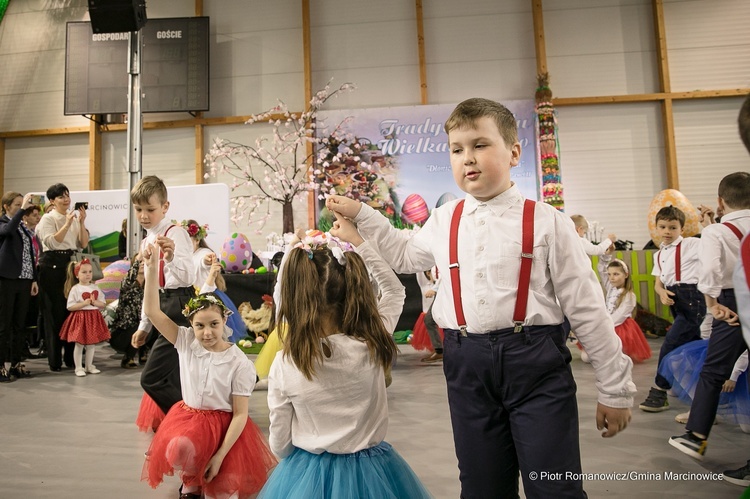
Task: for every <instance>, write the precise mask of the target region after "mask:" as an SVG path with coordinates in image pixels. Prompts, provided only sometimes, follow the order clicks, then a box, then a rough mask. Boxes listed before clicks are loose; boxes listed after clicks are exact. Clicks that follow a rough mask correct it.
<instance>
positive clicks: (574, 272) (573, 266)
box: [355, 185, 635, 407]
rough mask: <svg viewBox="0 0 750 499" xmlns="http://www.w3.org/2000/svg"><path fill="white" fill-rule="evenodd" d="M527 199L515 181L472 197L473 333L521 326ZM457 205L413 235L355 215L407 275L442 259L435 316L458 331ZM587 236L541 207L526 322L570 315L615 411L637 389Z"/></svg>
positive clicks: (465, 232) (467, 290)
mask: <svg viewBox="0 0 750 499" xmlns="http://www.w3.org/2000/svg"><path fill="white" fill-rule="evenodd" d="M523 201H524V199H523V196H521V193H520V192H519V190H518V188H517V187H516V186H515V185H513V186H511V188H510V189H508V190H507V191H505V192H503V193H502V194H500V195H498V196H496V197H495V198H493V199H491V200H489V201H487V202H481V201H478V200H477V199H475V198H474V197H472V196H470V195H467V196H466V203H465V205H464V212H463V214H462V216H461V224H460V226H459V234H458V256H459V259H458V261H459V263H460V277H461V294H462V299H463V308H464V315H465V317H466V322H467V328H468V331H469V332H471V333H488V332H490V331H495V330H498V329H505V328H510V327H512V326H513V309H514V307H515V302H516V294H517V288H518V276H519V272H520V266H521V236H522V234H521V219H522V213H523ZM457 203H458V201H453V202H450V203H446V204H444V205H443V206H441V207H439V208H437V209H435V210H434V211H433V212H432V215H431V216H430V218H429V219H428V220H427V222H426V223H425V225H424V227H423V228H422V229H421V230H420V231H419V232H417V233H416V234H414V235H413V236H412V235H411V234H408V233H407V232H406V231H399V230H397V229H395V228H393V227H392V226H391V224H390V223H389V222H388V220H387V219H386V218H385V217H383V216H382V215H380V214H379V213H378V212H376V211H375V210H373V209H372V208H370V207H369V206H366V205H362V209H361V210H360V212H359V214H358V215H357V217H356V218H355V222H357V226H358V229H359V232H360V234H362V237H363V238H364V239H366V240H368V241H370V242H371V243H374V244H376V245H377V247H378V251H379V252H380V254H381V255H382V256H383V257H384V258H385V260H386V261H387V262H388V263H390V264H391V266H392V267H393V268H394V269H395V270H396V271H397V272H399V273H414V272H418V271H420V270H423V269H427V268H430V267H431V266H432V265H437V267H438V269H439V270H440V275H441V277H442V280H441V282H440V290H439V291H438V293H437V297H436V298H435V304H434V305H433V308H432V312H433V317H434V318H435V321H436V322H437V323H438V324H439V325H440V326H442V327H444V328H450V329H458V322H457V320H456V315H455V312H454V306H453V291H452V288H451V278H450V270H449V268H448V237H449V232H450V221H451V216H452V215H453V211H454V209H455V207H456V204H457ZM578 239H580V237H579V236H578V234H577V233H576V232H575V227H574V225H573V222H572V221H571V220H570V218H569V217H567V216H565V215H564V214H562V213H560V212H558V211H557V210H555V209H554V208H553V207H552V206H550V205H547V204H544V203H537V204H536V209H535V214H534V249H533V263H532V267H531V283H530V289H529V298H528V306H527V311H526V319H525V320H524V325H528V326H532V325H533V326H546V325H554V324H560V323H562V321H563V313H564V314H565V315H566V316H567V317H568V318H569V320H570V323H571V326H572V328H573V329H574V330H575V331H576V335H577V336H578V338H579V340H580V341H581V343H582V344H583V345H584V347H585V348H586V351H587V352H588V353H589V355H590V357H591V360H592V364H593V366H594V369H595V372H596V377H597V383H596V384H597V388H598V390H599V401H600V402H601V403H602V404H604V405H607V406H609V407H630V406H631V405H632V396H633V394H634V393H635V385H634V384H633V382H632V380H631V375H630V370H631V367H632V362H631V361H630V359H629V358H628V357H627V356H625V355H623V353H622V349H621V344H620V340H619V338H617V336H616V335H615V331H614V325H613V323H612V318H611V317H610V316H609V314H608V313H607V310H606V308H605V307H604V300H603V299H602V290H601V287H600V285H599V281H598V280H597V278H596V275H595V273H594V271H593V269H592V268H591V261H590V260H589V258H588V256H586V254H585V253H584V252H583V251H581V243H580V242H579V241H578ZM558 301H559V304H558ZM561 307H562V309H561Z"/></svg>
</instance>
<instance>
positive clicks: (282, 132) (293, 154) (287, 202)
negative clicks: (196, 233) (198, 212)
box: [204, 82, 356, 233]
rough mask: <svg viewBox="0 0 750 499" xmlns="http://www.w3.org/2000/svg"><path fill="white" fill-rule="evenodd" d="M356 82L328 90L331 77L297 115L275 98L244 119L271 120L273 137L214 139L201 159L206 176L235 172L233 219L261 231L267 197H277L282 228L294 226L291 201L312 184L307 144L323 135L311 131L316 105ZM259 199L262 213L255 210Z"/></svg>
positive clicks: (319, 140) (290, 229) (312, 187)
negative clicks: (252, 140) (272, 103)
mask: <svg viewBox="0 0 750 499" xmlns="http://www.w3.org/2000/svg"><path fill="white" fill-rule="evenodd" d="M355 88H356V87H355V86H354V85H353V84H352V83H344V84H343V85H341V86H340V87H339V88H337V89H335V90H333V91H331V82H328V84H327V85H326V86H325V88H323V89H322V90H320V91H318V92H317V93H316V94H315V96H314V97H313V98H312V99H311V100H310V102H309V104H308V107H307V110H306V111H305V112H304V113H302V114H301V115H299V114H292V113H290V112H289V109H288V108H287V106H286V104H285V103H284V102H282V101H281V100H279V104H278V105H277V106H275V107H274V108H272V109H269V110H268V111H265V112H263V113H261V114H258V115H254V116H253V117H252V118H250V119H249V120H247V121H246V124H252V123H255V122H268V123H270V124H271V126H272V133H271V137H270V138H269V137H262V138H259V139H257V140H256V141H255V144H254V145H245V144H240V143H237V142H232V141H229V140H224V139H221V138H216V139H215V140H214V143H213V145H212V146H211V149H210V150H209V152H208V154H206V158H205V160H204V163H205V165H206V167H207V168H208V173H206V175H205V177H206V178H208V177H209V176H213V177H215V176H216V175H217V174H218V173H219V172H222V173H226V174H228V175H230V176H232V177H234V181H233V182H232V185H231V186H230V187H231V190H232V193H233V194H234V196H233V197H232V204H233V207H232V216H231V220H232V221H233V222H234V223H238V222H240V221H241V220H247V222H248V223H250V224H257V229H256V232H257V233H261V229H263V227H264V226H265V224H266V222H267V221H268V218H269V217H270V212H271V210H270V206H271V203H272V202H276V203H279V204H281V205H282V209H283V212H282V213H283V228H282V229H283V232H284V233H286V232H294V214H293V210H292V202H293V201H294V200H299V201H303V200H304V197H305V196H304V193H306V192H308V191H313V190H315V188H316V184H315V182H313V180H312V178H311V175H310V172H309V167H308V165H309V164H310V160H311V158H312V154H307V152H306V145H307V144H308V143H311V144H313V146H316V145H318V144H321V143H322V142H323V141H324V140H327V139H325V138H319V137H316V136H315V133H314V131H315V127H316V123H315V122H316V117H317V115H318V111H319V110H320V109H321V108H322V107H323V105H324V104H325V103H326V102H328V100H329V99H331V98H334V97H337V96H338V95H339V94H340V93H342V92H350V91H352V90H354V89H355ZM314 149H315V147H313V150H314ZM263 205H265V206H266V213H265V214H263V215H259V213H258V211H259V209H260V208H261V207H262V206H263Z"/></svg>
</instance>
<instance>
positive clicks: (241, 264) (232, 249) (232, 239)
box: [219, 232, 253, 272]
mask: <svg viewBox="0 0 750 499" xmlns="http://www.w3.org/2000/svg"><path fill="white" fill-rule="evenodd" d="M219 262H220V263H221V266H222V267H224V270H226V271H227V272H242V271H243V270H247V269H249V268H250V265H252V263H253V250H252V248H251V247H250V241H248V240H247V238H246V237H245V235H244V234H240V233H239V232H235V233H234V234H232V235H230V236H229V237H227V238H226V239H225V240H224V244H222V245H221V255H219Z"/></svg>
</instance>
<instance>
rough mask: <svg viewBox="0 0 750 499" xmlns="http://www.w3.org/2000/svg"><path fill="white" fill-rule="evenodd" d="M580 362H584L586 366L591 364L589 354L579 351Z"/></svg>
mask: <svg viewBox="0 0 750 499" xmlns="http://www.w3.org/2000/svg"><path fill="white" fill-rule="evenodd" d="M581 362H585V363H586V364H591V359H589V354H587V353H586V352H585V351H584V350H581Z"/></svg>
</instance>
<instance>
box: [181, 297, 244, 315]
mask: <svg viewBox="0 0 750 499" xmlns="http://www.w3.org/2000/svg"><path fill="white" fill-rule="evenodd" d="M213 305H216V306H217V307H219V308H220V309H221V313H222V315H223V316H224V317H229V316H230V315H232V313H233V312H232V311H231V310H229V309H228V308H227V306H226V305H224V302H223V301H221V300H220V299H218V298H217V297H216V296H215V295H213V294H212V293H203V294H202V295H198V296H196V297H194V298H190V301H188V302H187V305H185V308H183V309H182V315H184V316H185V317H187V318H188V319H189V318H191V317H192V316H193V315H195V313H196V312H199V311H201V310H203V309H205V308H208V307H211V306H213Z"/></svg>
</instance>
